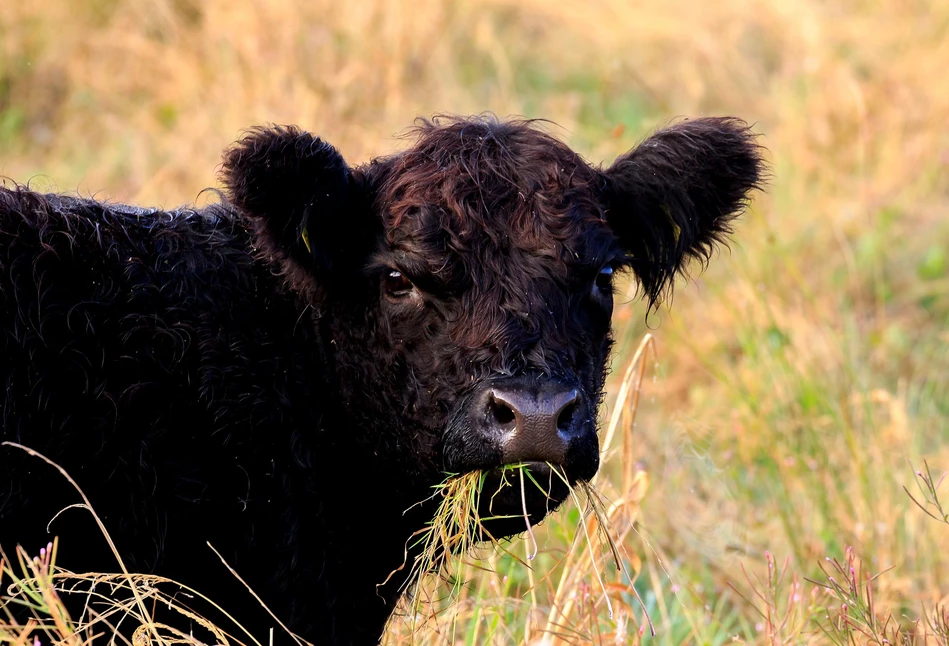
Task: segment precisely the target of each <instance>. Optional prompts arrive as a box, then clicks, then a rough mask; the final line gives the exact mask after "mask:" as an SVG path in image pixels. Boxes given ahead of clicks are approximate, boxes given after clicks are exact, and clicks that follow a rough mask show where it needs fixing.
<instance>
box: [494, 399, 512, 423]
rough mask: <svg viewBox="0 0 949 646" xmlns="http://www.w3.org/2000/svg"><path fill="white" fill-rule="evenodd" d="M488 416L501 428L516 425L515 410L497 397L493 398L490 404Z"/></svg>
mask: <svg viewBox="0 0 949 646" xmlns="http://www.w3.org/2000/svg"><path fill="white" fill-rule="evenodd" d="M488 414H489V415H490V416H491V417H493V418H494V421H495V422H497V423H498V425H500V426H508V425H510V424H512V423H514V420H515V419H516V418H517V416H516V415H515V414H514V409H513V408H511V406H510V405H509V404H508V403H507V402H504V401H501V400H500V399H497V398H495V397H492V398H491V401H490V402H489V403H488Z"/></svg>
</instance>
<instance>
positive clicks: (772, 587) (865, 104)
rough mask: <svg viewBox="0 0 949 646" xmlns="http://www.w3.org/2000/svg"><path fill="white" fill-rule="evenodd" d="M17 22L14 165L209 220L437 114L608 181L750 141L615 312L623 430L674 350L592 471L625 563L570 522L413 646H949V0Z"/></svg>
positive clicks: (500, 4)
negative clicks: (538, 124) (635, 161)
mask: <svg viewBox="0 0 949 646" xmlns="http://www.w3.org/2000/svg"><path fill="white" fill-rule="evenodd" d="M0 3H2V4H0V175H3V176H6V177H9V178H13V179H15V180H17V181H21V182H25V181H30V183H31V184H32V185H33V186H34V187H40V188H44V189H46V188H49V189H55V190H60V191H71V192H75V191H78V192H79V193H81V194H83V195H96V196H97V197H100V198H108V199H110V200H113V201H131V202H137V203H146V204H151V205H162V206H166V207H171V206H175V205H178V204H180V203H185V202H192V201H195V200H197V201H198V203H203V202H204V201H207V200H209V199H215V198H214V196H213V195H209V194H208V193H202V189H204V188H206V187H213V186H215V185H216V174H215V173H216V167H217V165H218V163H219V159H220V153H221V151H222V150H223V149H224V148H225V147H226V146H228V145H229V144H230V143H231V142H233V141H234V140H235V139H236V138H237V137H238V136H239V134H240V132H241V130H242V129H243V128H246V127H248V126H250V125H253V124H260V123H270V122H276V123H296V124H299V125H301V126H303V127H305V128H306V129H308V130H310V131H313V132H315V133H318V134H320V135H322V136H324V137H325V138H326V139H327V140H329V141H330V142H332V143H334V144H335V145H336V146H337V147H339V149H340V150H341V151H342V152H343V154H344V155H345V156H346V157H347V159H348V160H349V161H350V162H351V163H356V162H360V161H364V160H368V159H369V158H371V157H372V156H374V155H381V154H385V153H389V152H392V151H393V150H395V149H397V148H399V147H400V146H404V145H405V142H404V141H403V140H401V139H399V138H398V137H397V135H398V133H399V132H400V131H402V130H403V129H404V128H406V127H407V126H409V125H411V123H412V121H413V119H414V118H415V117H417V116H420V115H422V116H426V115H432V114H433V113H442V112H447V113H470V112H482V111H491V112H494V113H496V114H497V115H500V116H506V115H524V116H528V117H543V118H547V119H550V120H552V121H553V122H555V123H556V124H557V126H556V127H553V132H555V133H556V134H557V135H558V136H559V137H561V138H562V139H563V140H565V141H567V142H568V143H569V144H570V145H571V146H573V147H574V148H575V149H576V150H578V151H580V152H581V153H582V154H583V155H584V156H585V157H587V158H588V159H589V160H591V161H593V162H596V163H599V162H600V161H607V162H609V161H611V160H612V159H613V158H614V157H615V156H616V155H618V154H619V153H621V152H623V151H625V150H627V149H628V148H630V147H632V146H633V145H634V144H635V143H636V142H637V141H638V140H640V139H641V138H642V137H644V136H645V135H646V134H648V133H649V132H650V131H651V130H652V129H654V128H655V127H657V126H659V125H662V124H664V123H668V122H670V121H673V120H675V119H677V118H681V117H687V116H700V115H725V114H728V115H735V116H738V117H742V118H744V119H746V120H747V121H749V122H753V123H754V124H755V130H756V131H757V132H759V133H761V136H762V137H761V143H762V144H763V145H764V146H765V147H766V148H767V150H768V157H769V163H770V164H771V169H772V175H773V177H772V179H771V182H770V186H769V189H768V192H767V194H765V195H760V196H758V198H757V199H756V201H755V203H754V204H753V206H752V208H751V209H750V210H749V212H748V213H747V215H746V216H745V217H744V219H743V221H742V222H741V223H740V225H739V227H738V230H737V233H736V236H735V241H734V243H733V245H732V249H731V251H730V252H726V253H722V254H718V255H717V256H716V257H715V258H713V262H712V264H711V266H710V268H709V270H708V271H707V272H705V273H704V274H703V275H702V276H701V277H699V278H698V279H697V280H696V281H695V282H694V283H691V284H680V285H679V289H678V290H677V292H676V296H675V301H674V304H673V306H672V307H671V309H670V308H666V307H664V308H662V309H660V310H659V311H658V312H657V313H654V314H650V315H649V316H648V317H647V316H646V311H645V307H644V305H643V304H642V303H641V302H639V301H638V299H637V298H636V297H635V289H636V288H635V285H629V287H628V289H627V290H626V291H627V295H628V297H626V298H623V299H621V300H622V301H623V304H622V305H621V306H620V307H619V308H618V311H617V314H616V316H615V319H614V325H615V333H616V337H617V339H618V341H619V344H618V347H619V350H620V351H619V354H618V356H617V357H616V360H615V368H614V387H613V388H612V391H611V392H612V395H613V398H612V399H611V403H610V405H609V406H608V407H607V410H604V426H605V425H606V423H605V420H606V418H607V417H608V416H609V415H610V414H611V413H614V412H616V411H618V410H620V409H621V408H622V407H620V406H619V405H617V404H616V403H614V400H615V398H616V396H617V395H618V393H619V390H620V382H621V378H622V377H623V375H624V373H625V372H626V369H627V366H629V365H630V364H631V361H632V359H633V354H634V352H635V350H636V348H637V347H639V345H640V341H641V340H642V339H643V337H644V334H646V333H649V334H651V335H653V337H654V342H653V344H651V345H649V347H648V349H647V350H646V351H645V352H644V353H643V354H642V357H643V361H644V363H643V364H642V365H643V367H644V368H645V379H644V380H643V383H642V388H641V390H640V391H638V392H639V393H640V394H641V397H640V399H639V410H638V415H637V418H636V422H635V424H633V423H632V422H631V419H630V418H631V415H630V414H628V413H627V414H625V415H623V416H622V417H621V419H619V424H618V427H617V430H616V434H615V436H614V438H613V442H612V447H613V451H612V452H611V454H610V456H608V460H607V462H606V466H605V468H604V470H603V472H602V473H601V474H600V476H599V479H598V481H597V486H598V488H599V489H600V490H601V492H602V493H603V495H604V496H605V498H606V499H607V505H609V504H610V503H615V509H614V510H613V515H612V517H611V519H612V522H611V525H612V529H611V531H612V532H613V535H614V539H615V540H616V541H617V549H618V552H619V554H620V563H621V567H620V568H617V567H616V564H615V563H614V561H613V559H612V557H611V555H610V550H609V549H608V548H604V547H603V545H602V544H601V542H600V540H598V539H597V537H596V536H595V535H591V540H590V541H589V542H587V538H586V532H585V530H584V529H583V526H579V525H578V523H579V520H580V517H581V514H580V512H579V511H578V510H577V509H576V508H573V509H566V510H564V511H562V512H560V514H558V516H557V517H556V518H555V519H553V520H552V521H550V522H548V523H546V524H545V525H544V526H543V528H542V530H541V531H540V532H538V534H537V539H538V542H539V544H540V550H541V553H540V554H539V556H538V557H537V559H535V561H534V562H533V566H532V569H531V568H527V567H526V566H525V565H523V564H521V563H519V562H518V560H517V559H514V558H513V557H511V556H510V555H508V554H504V553H492V552H490V551H487V552H484V551H483V552H481V553H480V556H482V557H483V559H484V560H482V561H480V562H479V563H478V564H477V566H474V565H472V564H467V563H466V564H460V565H459V566H458V568H459V569H460V576H461V578H462V579H464V580H465V582H466V583H465V585H464V586H463V587H461V589H460V590H459V591H457V592H456V594H455V596H456V597H457V598H456V599H455V602H454V603H453V604H451V605H448V604H441V605H444V606H445V607H444V608H441V611H440V612H439V613H438V614H437V615H436V616H434V617H432V616H429V614H427V613H428V611H429V610H431V608H432V607H431V606H429V607H428V610H425V611H419V612H416V611H417V610H418V608H415V607H413V606H411V605H407V606H406V608H404V609H403V610H402V611H401V612H400V613H399V614H398V615H397V616H396V617H394V619H393V621H392V622H391V625H390V630H389V633H388V635H387V642H388V643H391V644H411V643H419V644H442V643H452V644H466V645H474V644H524V643H529V644H553V643H570V644H584V643H596V644H626V643H640V642H641V643H643V644H668V645H677V644H725V643H732V642H739V643H752V644H882V643H901V644H943V645H946V644H949V519H947V517H946V516H945V513H946V512H949V483H943V482H941V480H940V478H941V476H942V475H943V474H944V473H945V472H946V471H947V470H949V2H947V1H946V0H918V1H916V0H842V1H840V2H818V1H816V0H761V1H759V2H751V1H750V0H719V1H717V2H698V1H695V0H693V1H687V0H669V1H667V2H661V3H660V2H643V1H640V0H590V1H588V2H557V1H555V0H487V1H485V2H475V1H473V0H456V1H439V0H414V1H413V2H408V1H405V2H397V1H386V0H351V1H350V2H339V1H335V2H328V1H326V0H257V1H254V2H249V1H246V0H227V1H224V0H42V1H39V2H36V1H34V2H29V1H25V0H0ZM634 390H635V389H634ZM634 394H635V393H634ZM627 401H628V402H629V401H631V399H627ZM604 432H605V431H604ZM924 460H925V461H926V463H927V464H928V465H929V468H930V469H931V479H932V488H931V489H930V488H929V486H928V484H927V482H929V478H930V476H929V475H927V471H926V469H925V467H924ZM920 474H921V475H920ZM939 485H941V488H940V486H939ZM904 487H905V488H906V489H905V490H904ZM907 490H908V492H907ZM909 494H912V497H913V498H915V501H916V502H915V503H914V500H913V499H912V498H911V497H910V495H909ZM940 494H941V498H942V500H943V502H944V506H943V507H939V506H938V504H937V501H936V500H935V498H937V497H938V496H939V495H940ZM916 503H918V504H916ZM943 510H946V511H945V512H944V511H943ZM607 511H609V510H607ZM927 512H928V514H927ZM588 526H589V528H590V531H591V533H592V532H593V531H594V530H595V524H594V523H593V522H592V521H590V522H588ZM509 549H510V550H511V552H513V553H514V554H517V555H522V554H524V553H525V551H526V550H527V547H526V546H525V545H522V544H521V542H519V541H517V540H516V541H515V542H514V543H512V544H511V545H510V546H509ZM851 565H852V567H853V569H852V570H851ZM874 575H879V576H878V577H877V578H875V579H872V582H869V581H870V578H869V577H870V576H874ZM0 583H4V581H2V580H0ZM868 588H872V594H870V593H868ZM634 590H635V592H636V593H638V595H639V597H640V598H641V600H642V603H640V602H639V601H637V600H636V598H635V595H634V594H633V591H634ZM435 594H440V593H438V592H436V593H435ZM435 605H436V606H439V607H441V606H440V605H439V603H436V604H435ZM649 621H651V623H652V624H653V625H654V629H655V635H654V636H653V635H652V634H651V631H650V629H649V625H648V624H649ZM4 639H8V640H9V641H11V643H15V642H14V641H13V640H14V639H15V638H14V637H13V636H12V635H10V636H7V637H3V633H2V632H0V642H2V641H4ZM44 639H45V638H44ZM260 639H261V640H263V639H264V637H263V636H261V637H260ZM884 639H886V640H888V641H886V642H884V641H883V640H884ZM44 643H45V642H44Z"/></svg>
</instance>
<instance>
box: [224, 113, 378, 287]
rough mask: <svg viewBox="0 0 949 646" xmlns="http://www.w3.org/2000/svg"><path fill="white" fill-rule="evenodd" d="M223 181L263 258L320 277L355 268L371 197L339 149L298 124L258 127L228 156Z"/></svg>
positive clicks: (240, 141) (227, 154) (242, 139)
mask: <svg viewBox="0 0 949 646" xmlns="http://www.w3.org/2000/svg"><path fill="white" fill-rule="evenodd" d="M221 178H222V181H223V183H224V186H225V190H226V193H227V196H228V198H229V199H230V201H231V202H232V203H233V204H234V205H235V206H236V207H237V208H239V209H240V210H241V211H243V212H244V214H245V215H246V216H247V217H248V218H249V219H250V220H251V221H252V222H253V223H254V225H255V228H256V233H257V244H258V246H259V247H260V248H261V249H262V250H263V251H264V253H267V254H269V255H271V256H272V257H274V258H275V259H277V260H278V261H284V260H290V261H291V262H293V263H295V264H297V265H302V267H303V268H304V269H308V270H310V271H314V272H318V273H328V272H330V271H333V270H336V271H338V270H340V269H347V268H349V267H348V266H347V265H349V264H352V261H353V260H354V258H353V255H354V254H353V253H352V252H353V251H354V249H353V247H354V245H358V244H359V243H360V242H362V240H363V238H364V237H365V236H364V235H361V234H364V233H365V229H366V227H365V224H366V222H365V221H366V212H365V211H366V209H365V208H364V206H363V205H364V204H365V203H366V200H364V199H363V197H364V196H362V195H361V193H362V189H361V187H360V184H361V183H360V182H359V181H357V180H356V179H355V178H354V174H353V171H352V170H351V169H350V168H349V166H348V165H347V164H346V162H345V161H344V160H343V157H342V155H340V154H339V152H338V151H337V150H336V149H335V148H334V147H333V146H331V145H329V144H328V143H326V142H325V141H323V140H321V139H319V138H318V137H315V136H313V135H311V134H310V133H308V132H304V131H303V130H300V129H299V128H296V127H294V126H274V127H272V128H263V127H260V128H254V129H252V130H250V131H248V132H247V134H245V135H244V137H243V138H241V139H240V140H239V141H238V142H237V144H236V145H235V146H234V147H233V148H231V149H230V150H228V151H227V152H226V153H225V155H224V163H223V167H222V171H221ZM285 269H286V268H285ZM293 273H296V272H293Z"/></svg>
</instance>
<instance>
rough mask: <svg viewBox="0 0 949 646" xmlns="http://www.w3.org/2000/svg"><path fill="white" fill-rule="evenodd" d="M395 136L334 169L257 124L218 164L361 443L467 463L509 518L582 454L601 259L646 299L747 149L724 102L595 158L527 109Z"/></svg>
mask: <svg viewBox="0 0 949 646" xmlns="http://www.w3.org/2000/svg"><path fill="white" fill-rule="evenodd" d="M416 135H417V142H416V144H415V145H414V146H413V147H412V148H410V149H409V150H407V151H406V152H403V153H400V154H397V155H394V156H392V157H388V158H384V159H379V160H376V161H374V162H372V163H371V164H368V165H366V166H362V167H359V168H356V169H351V168H350V167H348V166H347V165H346V163H345V162H344V161H343V159H342V158H341V157H340V155H339V154H338V153H337V152H336V150H335V149H333V148H332V147H330V146H329V145H327V144H325V143H324V142H322V141H320V140H319V139H317V138H315V137H313V136H311V135H309V134H307V133H304V132H301V131H298V130H296V129H294V128H274V129H269V130H263V129H262V130H256V131H253V132H251V133H250V134H248V135H247V136H246V137H245V138H244V139H243V140H242V141H241V142H239V144H238V145H237V146H236V147H235V148H234V149H233V150H232V151H230V153H229V154H228V156H227V157H226V159H225V164H224V180H225V183H226V185H227V187H228V191H229V195H230V197H231V199H232V201H233V202H234V204H235V205H236V206H237V207H238V208H240V209H241V211H242V212H243V213H244V214H245V215H246V217H247V218H248V219H249V221H250V222H252V223H253V226H254V228H255V231H256V234H257V244H258V246H259V247H260V249H261V250H262V253H263V254H264V255H265V256H267V257H268V259H270V260H271V261H273V262H275V263H276V264H277V265H278V267H279V268H280V271H282V272H283V274H284V276H285V277H286V279H287V281H288V283H289V284H290V286H291V287H292V289H294V290H295V291H297V292H298V293H300V294H301V296H302V297H303V298H304V299H305V301H306V302H307V303H308V304H309V305H311V306H312V307H313V308H314V310H315V311H317V312H319V316H318V317H317V320H318V326H319V327H320V329H321V334H322V336H323V340H324V341H325V342H326V347H327V348H328V352H329V354H330V359H329V363H330V365H329V366H328V371H329V372H330V373H331V374H332V379H331V383H332V389H333V390H334V391H335V392H334V393H333V398H334V399H335V400H336V401H337V402H338V404H339V406H340V411H341V416H342V417H343V418H345V419H346V421H347V423H349V424H350V425H352V427H354V428H357V429H359V430H358V432H357V433H355V435H356V436H358V440H357V445H358V447H359V448H358V449H357V450H358V451H359V452H360V454H361V455H363V456H373V460H374V461H377V462H379V463H381V464H385V463H386V462H388V463H389V464H390V465H391V466H392V469H393V472H396V471H398V470H401V471H402V476H403V478H402V479H401V480H400V481H401V482H408V481H411V482H415V483H419V484H422V485H425V486H430V485H432V484H435V483H437V482H440V481H441V480H442V479H443V477H444V473H465V472H468V471H472V470H483V471H486V472H488V481H487V489H486V492H487V493H492V494H493V495H491V496H490V497H485V500H486V502H485V508H484V509H482V517H487V516H499V515H503V516H507V515H513V516H523V513H524V512H523V511H522V507H523V505H524V503H523V502H522V495H523V496H525V497H526V499H527V500H526V506H527V509H526V511H527V513H528V515H529V517H530V520H531V521H532V522H536V521H538V520H540V519H541V518H543V516H544V515H545V514H546V513H547V511H548V510H549V509H551V508H552V507H554V506H556V505H557V504H559V503H560V502H561V501H562V500H564V499H565V497H566V496H567V495H568V488H567V485H566V482H565V481H567V482H571V483H574V482H577V481H582V480H588V479H590V478H591V477H592V476H593V475H594V474H595V473H596V470H597V468H598V465H599V447H598V442H597V435H596V420H597V410H598V407H599V403H600V401H601V392H602V388H603V381H604V374H605V370H606V366H607V359H608V355H609V350H610V344H611V340H610V316H611V313H612V308H613V279H614V276H616V275H617V274H618V273H620V272H622V271H625V270H629V271H632V273H633V274H634V275H635V276H636V278H637V279H638V280H639V281H640V283H641V286H642V293H643V294H644V295H645V296H646V298H647V299H648V301H649V304H650V306H654V305H656V304H657V303H658V302H659V301H660V300H661V298H662V297H663V296H664V295H665V294H666V293H667V292H668V291H669V290H671V286H672V279H673V277H674V276H675V274H676V273H681V272H683V271H684V268H685V266H686V264H687V262H688V260H689V259H690V258H693V257H697V258H699V259H700V260H706V259H707V258H708V257H709V255H710V253H711V251H712V248H713V246H714V244H715V243H716V242H719V241H721V240H722V238H723V236H724V235H725V234H727V233H728V232H729V223H730V221H731V220H732V218H733V217H735V216H736V215H737V214H738V212H739V211H740V210H741V209H742V207H743V206H744V203H745V200H746V197H747V195H748V193H749V192H750V191H751V190H752V189H753V188H755V187H756V186H757V185H758V182H759V178H760V176H761V172H762V170H761V169H762V167H761V161H760V157H759V153H758V148H757V147H756V145H755V143H754V139H753V136H752V135H751V133H750V132H749V130H748V128H747V127H746V126H745V125H744V124H743V123H741V122H739V121H737V120H732V119H701V120H696V121H686V122H683V123H681V124H678V125H676V126H673V127H671V128H669V129H667V130H663V131H659V132H658V133H656V134H655V135H653V136H652V137H650V138H649V139H647V140H646V141H645V142H643V143H642V144H641V145H640V146H639V147H637V148H635V149H634V150H632V151H630V152H629V153H627V154H626V155H624V156H622V157H620V158H619V159H618V160H616V162H615V163H614V164H613V165H612V166H610V167H609V168H607V169H605V170H602V169H598V168H594V167H592V166H590V165H589V164H587V163H586V162H585V161H584V160H583V159H582V158H580V157H579V156H578V155H577V154H576V153H574V152H572V151H571V150H570V149H569V148H567V147H566V146H564V145H563V144H562V143H560V142H559V141H557V140H555V139H553V138H552V137H550V136H549V135H547V134H545V133H543V132H542V131H541V130H539V129H538V128H537V127H536V126H535V125H534V124H532V123H530V122H510V123H499V122H496V121H494V120H491V119H485V118H472V119H448V120H443V121H438V122H435V123H428V122H425V123H423V124H422V125H421V126H420V127H419V128H418V129H417V131H416ZM357 459H358V458H357ZM515 463H527V464H528V466H529V470H530V479H531V480H532V482H531V484H530V485H529V486H525V487H524V491H523V494H522V489H521V484H522V483H520V482H519V478H520V477H522V475H521V472H519V471H514V472H512V473H507V472H503V473H502V467H503V466H504V465H510V464H515ZM535 485H540V486H535ZM407 488H410V487H407ZM495 491H497V493H494V492H495ZM523 527H524V522H523V519H522V518H515V519H508V520H497V521H495V522H494V524H493V525H492V526H491V527H490V531H491V532H492V534H494V535H495V536H498V535H506V534H510V533H515V532H517V531H520V530H522V529H523Z"/></svg>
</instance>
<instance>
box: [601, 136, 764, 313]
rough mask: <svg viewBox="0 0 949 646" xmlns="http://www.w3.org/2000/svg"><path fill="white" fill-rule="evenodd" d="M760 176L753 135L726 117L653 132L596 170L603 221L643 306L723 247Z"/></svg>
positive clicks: (758, 152) (654, 301)
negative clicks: (644, 300) (620, 251)
mask: <svg viewBox="0 0 949 646" xmlns="http://www.w3.org/2000/svg"><path fill="white" fill-rule="evenodd" d="M764 174H765V167H764V162H763V161H762V159H761V148H760V147H759V146H758V144H757V143H756V141H755V135H754V134H753V133H752V132H751V129H750V128H749V126H748V125H747V124H746V123H744V122H743V121H740V120H738V119H734V118H728V117H726V118H708V119H695V120H692V121H684V122H682V123H679V124H676V125H674V126H671V127H669V128H667V129H664V130H660V131H658V132H656V133H655V134H653V135H652V136H651V137H649V138H648V139H646V140H645V141H643V142H642V143H641V144H640V145H639V146H637V147H636V148H634V149H633V150H631V151H629V152H628V153H626V154H625V155H622V156H620V157H619V158H618V159H617V160H616V161H615V162H614V163H613V165H612V166H610V167H609V168H608V169H606V170H605V171H603V177H604V179H605V182H604V189H603V190H604V193H605V195H604V203H605V208H606V220H607V223H608V224H609V225H610V228H611V229H613V232H614V233H615V234H616V235H617V237H618V238H619V240H620V243H621V245H622V246H623V247H624V249H625V250H626V252H627V263H626V264H628V266H629V267H630V268H631V269H632V271H633V273H635V274H636V277H637V278H638V279H639V281H640V284H641V285H642V289H643V294H644V296H645V297H646V298H647V299H648V300H649V303H650V306H655V305H656V304H658V303H659V302H660V301H661V300H662V297H663V296H664V295H666V294H667V293H671V291H672V283H673V281H674V278H675V275H676V274H680V273H681V274H684V273H685V272H686V269H687V267H688V263H689V261H690V260H692V259H698V260H699V261H701V262H702V264H703V265H704V264H705V263H707V262H708V259H709V257H710V256H711V253H712V251H713V249H714V248H715V246H716V245H717V244H725V241H726V236H727V235H728V234H730V233H731V231H732V229H731V225H732V221H733V220H734V218H736V217H737V216H738V215H739V214H740V213H741V212H742V211H743V210H744V208H745V206H746V204H747V202H748V200H749V195H750V193H751V192H752V191H753V190H754V189H760V188H761V186H762V183H763V180H764Z"/></svg>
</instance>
